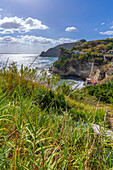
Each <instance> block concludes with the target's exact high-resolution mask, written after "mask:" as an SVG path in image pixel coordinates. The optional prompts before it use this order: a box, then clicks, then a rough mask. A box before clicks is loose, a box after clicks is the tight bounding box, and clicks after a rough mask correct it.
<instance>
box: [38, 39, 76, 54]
mask: <svg viewBox="0 0 113 170" xmlns="http://www.w3.org/2000/svg"><path fill="white" fill-rule="evenodd" d="M74 46H75V42H73V43H65V44H60V45H58V46H56V47H53V48H50V49H48V50H47V51H46V52H44V51H43V52H42V53H41V54H40V56H41V57H59V55H60V49H59V48H60V47H63V48H66V49H67V50H70V49H71V48H72V47H74Z"/></svg>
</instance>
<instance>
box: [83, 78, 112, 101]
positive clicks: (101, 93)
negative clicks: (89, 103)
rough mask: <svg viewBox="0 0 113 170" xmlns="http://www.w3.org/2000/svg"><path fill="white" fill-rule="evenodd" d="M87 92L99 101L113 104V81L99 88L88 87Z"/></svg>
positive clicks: (98, 86)
mask: <svg viewBox="0 0 113 170" xmlns="http://www.w3.org/2000/svg"><path fill="white" fill-rule="evenodd" d="M85 90H87V91H88V93H89V94H90V95H92V96H96V97H97V98H98V99H99V100H101V101H104V102H106V103H112V104H113V81H111V82H106V83H103V84H101V85H97V86H88V87H86V88H85Z"/></svg>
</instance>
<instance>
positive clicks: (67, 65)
mask: <svg viewBox="0 0 113 170" xmlns="http://www.w3.org/2000/svg"><path fill="white" fill-rule="evenodd" d="M76 57H77V56H76ZM92 57H94V59H95V61H94V59H91V56H90V54H88V55H87V54H84V58H82V59H81V58H79V56H78V58H74V57H73V54H72V53H71V52H70V51H67V50H64V49H61V51H60V55H59V58H58V61H57V62H55V63H54V65H53V67H52V72H53V73H55V74H59V75H61V76H65V77H68V76H72V77H76V78H80V79H82V80H86V78H88V77H89V75H90V76H91V78H92V79H95V80H96V81H98V80H102V79H103V78H104V77H105V72H102V67H103V66H104V65H105V62H104V61H103V57H102V56H101V57H100V58H98V57H97V56H92ZM96 57H97V58H96ZM89 58H90V59H89Z"/></svg>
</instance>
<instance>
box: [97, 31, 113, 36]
mask: <svg viewBox="0 0 113 170" xmlns="http://www.w3.org/2000/svg"><path fill="white" fill-rule="evenodd" d="M99 34H101V35H113V31H105V32H99Z"/></svg>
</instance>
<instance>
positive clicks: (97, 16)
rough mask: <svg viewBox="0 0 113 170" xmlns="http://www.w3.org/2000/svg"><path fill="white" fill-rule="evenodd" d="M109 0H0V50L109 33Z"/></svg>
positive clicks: (39, 47)
mask: <svg viewBox="0 0 113 170" xmlns="http://www.w3.org/2000/svg"><path fill="white" fill-rule="evenodd" d="M112 7H113V0H94V1H92V0H0V52H4V53H5V52H6V53H7V52H9V53H13V52H20V53H40V52H41V51H43V50H47V49H48V48H50V47H53V46H55V45H57V44H61V43H66V42H73V41H76V40H79V39H82V38H85V39H86V40H95V39H103V38H109V37H113V10H112Z"/></svg>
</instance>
